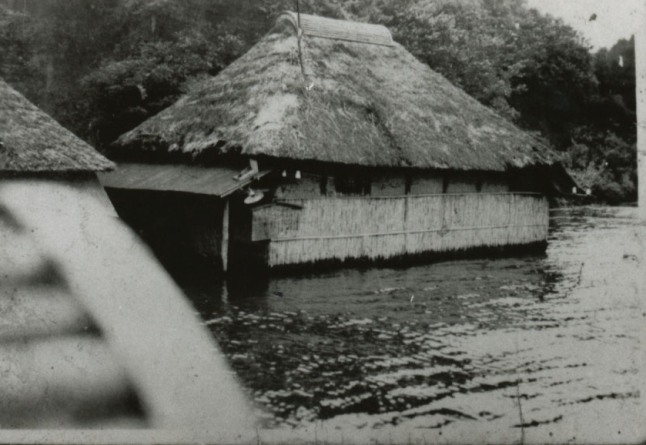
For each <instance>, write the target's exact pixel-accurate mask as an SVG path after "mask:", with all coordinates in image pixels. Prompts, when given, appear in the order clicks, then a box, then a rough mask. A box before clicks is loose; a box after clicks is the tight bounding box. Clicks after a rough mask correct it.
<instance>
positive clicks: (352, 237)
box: [251, 192, 548, 267]
mask: <svg viewBox="0 0 646 445" xmlns="http://www.w3.org/2000/svg"><path fill="white" fill-rule="evenodd" d="M285 202H287V203H288V204H290V206H289V207H288V206H284V205H266V206H261V207H258V208H256V209H254V210H253V228H252V234H251V236H252V240H253V241H258V242H264V243H268V245H267V249H268V250H267V254H266V261H267V264H268V265H269V266H270V267H276V266H285V265H290V264H302V263H310V262H316V261H322V260H332V259H337V260H346V259H356V258H370V259H378V258H391V257H396V256H400V255H404V254H418V253H423V252H446V251H455V250H462V249H468V248H474V247H497V246H509V245H518V244H526V243H532V242H537V241H544V240H545V239H546V237H547V229H548V203H547V200H546V198H545V197H544V196H542V195H538V194H513V193H506V194H505V193H482V192H481V193H467V194H437V195H425V196H415V195H409V196H398V197H350V198H334V197H324V198H318V199H289V200H287V201H285Z"/></svg>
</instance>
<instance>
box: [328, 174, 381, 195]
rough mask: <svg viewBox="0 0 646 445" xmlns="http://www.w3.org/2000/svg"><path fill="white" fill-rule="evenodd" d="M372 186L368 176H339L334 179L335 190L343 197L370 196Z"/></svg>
mask: <svg viewBox="0 0 646 445" xmlns="http://www.w3.org/2000/svg"><path fill="white" fill-rule="evenodd" d="M371 188H372V184H371V182H370V178H368V177H366V176H352V175H348V176H337V177H336V178H334V189H335V190H336V192H337V193H340V194H342V195H369V194H370V192H371Z"/></svg>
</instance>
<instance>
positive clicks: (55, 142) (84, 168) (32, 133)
mask: <svg viewBox="0 0 646 445" xmlns="http://www.w3.org/2000/svg"><path fill="white" fill-rule="evenodd" d="M113 167H114V165H113V164H112V162H110V161H109V160H107V159H106V158H105V157H103V156H102V155H100V154H99V153H98V152H97V151H95V150H94V149H93V148H92V147H90V146H89V145H88V144H86V143H85V142H83V141H82V140H80V139H79V138H77V137H76V136H74V135H73V134H72V133H71V132H70V131H68V130H66V129H65V128H63V127H62V126H61V125H60V124H58V122H56V121H55V120H54V119H52V118H51V117H50V116H48V115H47V114H45V113H44V112H43V111H42V110H40V109H38V108H37V107H36V106H35V105H33V104H32V103H31V102H29V101H28V100H27V99H25V98H24V97H23V96H22V95H21V94H20V93H18V92H17V91H15V90H14V89H13V88H11V87H10V86H9V85H7V83H5V82H4V81H3V80H1V79H0V171H5V172H96V171H106V170H109V169H112V168H113Z"/></svg>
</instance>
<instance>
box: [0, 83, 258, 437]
mask: <svg viewBox="0 0 646 445" xmlns="http://www.w3.org/2000/svg"><path fill="white" fill-rule="evenodd" d="M113 167H114V164H112V162H110V161H109V160H107V159H106V158H104V157H103V156H102V155H100V154H99V153H97V152H96V151H95V150H94V149H92V148H91V147H90V146H89V145H87V144H86V143H84V142H83V141H81V140H80V139H78V138H76V137H75V136H74V135H73V134H72V133H70V132H69V131H67V130H66V129H64V128H63V127H62V126H60V125H59V124H58V123H57V122H56V121H54V119H52V118H51V117H49V116H48V115H47V114H45V113H44V112H43V111H41V110H40V109H38V108H37V107H36V106H34V105H33V104H31V103H30V102H29V101H28V100H27V99H25V98H24V97H23V96H22V95H20V94H19V93H18V92H17V91H15V90H14V89H12V88H11V87H10V86H9V85H8V84H6V83H5V82H4V81H2V80H0V311H1V313H2V319H1V321H0V373H1V374H2V376H3V378H2V381H0V428H2V429H3V430H7V429H37V428H39V429H42V428H46V429H71V428H80V429H101V430H103V429H124V428H126V429H130V428H141V429H166V430H172V429H177V430H187V429H188V430H194V431H199V432H207V433H211V434H212V435H213V436H212V437H215V438H220V437H224V438H226V437H228V436H227V435H228V434H229V433H231V432H234V431H235V432H236V433H234V434H239V433H240V431H243V430H245V429H247V428H248V430H249V431H251V430H252V418H251V416H250V413H249V411H247V406H246V402H245V400H244V397H243V396H242V391H241V389H240V388H239V386H238V385H237V382H236V381H235V379H234V378H233V377H232V374H231V371H230V369H229V367H228V366H227V364H226V363H225V360H224V358H223V356H222V355H220V354H219V352H218V350H217V346H216V345H215V343H214V341H213V339H212V338H211V336H210V334H209V333H208V332H207V331H206V329H205V328H204V327H203V326H202V325H200V323H199V320H198V319H197V317H196V316H195V313H194V312H195V310H194V309H193V308H192V307H191V305H190V304H189V303H188V301H187V300H186V298H185V296H184V295H183V294H182V293H181V291H180V290H179V288H178V287H177V285H175V283H174V282H173V281H172V280H171V278H170V277H169V276H168V275H167V274H166V272H165V271H164V270H163V269H162V267H161V266H160V265H159V263H158V262H157V261H156V260H155V258H154V257H153V256H152V255H151V253H150V251H149V250H148V249H147V248H146V247H145V245H144V244H143V243H142V242H141V241H140V240H139V239H138V238H137V237H136V236H135V235H134V234H133V233H132V231H131V230H129V229H128V228H127V227H126V226H125V224H123V223H122V222H121V221H119V220H118V218H117V215H116V212H115V211H114V208H113V207H112V205H111V204H110V201H109V200H108V197H107V195H106V194H105V192H104V191H103V188H102V187H101V185H100V184H99V181H98V178H97V173H98V172H102V171H106V170H108V169H111V168H113ZM5 433H6V431H5ZM3 437H6V436H3ZM29 437H31V440H29V441H35V442H38V441H40V440H43V439H42V438H38V439H35V438H34V436H29ZM42 437H44V436H42ZM58 437H59V436H57V435H56V433H54V432H51V431H49V432H48V433H47V439H48V440H54V441H62V440H65V441H69V440H73V441H75V442H77V441H78V442H85V441H87V440H90V437H96V436H93V435H92V434H90V435H88V433H87V432H86V433H85V435H82V436H74V435H70V434H67V435H65V436H64V437H65V438H62V439H61V440H58V439H53V438H58ZM115 437H116V436H109V440H115ZM207 437H208V436H207ZM233 437H237V436H233ZM71 438H73V439H71ZM126 438H127V440H128V441H132V440H136V441H138V440H141V439H134V436H132V435H127V436H126ZM106 439H107V437H105V436H104V437H103V439H102V440H101V441H103V442H105V441H106ZM13 440H14V439H11V440H9V441H13ZM16 440H18V437H16ZM20 440H21V441H24V438H22V439H20ZM121 440H124V439H121ZM159 440H161V437H160V439H159ZM200 440H202V441H203V440H206V439H200ZM222 440H227V441H229V440H232V439H222Z"/></svg>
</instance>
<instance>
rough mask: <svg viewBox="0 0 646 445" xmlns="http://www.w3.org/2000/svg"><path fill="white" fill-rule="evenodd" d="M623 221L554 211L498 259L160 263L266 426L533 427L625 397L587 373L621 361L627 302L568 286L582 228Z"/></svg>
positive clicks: (581, 281)
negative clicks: (522, 247) (220, 268)
mask: <svg viewBox="0 0 646 445" xmlns="http://www.w3.org/2000/svg"><path fill="white" fill-rule="evenodd" d="M628 221H629V218H628V217H626V218H625V219H624V215H623V214H622V212H621V211H616V210H612V209H611V210H607V209H593V210H591V211H587V210H580V209H574V210H559V211H556V212H553V214H552V218H551V229H550V238H549V241H550V244H549V248H548V250H547V252H546V253H545V254H531V255H521V256H518V255H516V256H513V257H507V258H504V257H498V258H475V259H463V260H455V261H444V262H436V263H429V264H422V265H415V266H410V267H397V268H393V267H378V268H365V267H364V268H348V269H338V270H328V271H325V272H320V273H308V274H301V275H291V276H274V277H272V278H269V277H267V276H264V277H263V276H260V275H258V276H253V275H252V276H244V277H240V276H239V277H231V278H230V279H229V280H228V281H226V282H224V281H222V279H220V278H217V276H216V274H214V273H213V269H212V268H209V267H208V266H207V267H197V266H196V265H195V263H190V264H191V265H190V267H188V268H187V267H186V266H182V267H173V268H171V267H169V269H170V270H171V272H172V274H173V275H174V277H175V278H176V280H177V281H178V283H179V284H180V286H181V287H183V288H184V290H185V291H186V293H187V294H188V295H189V296H190V298H191V299H192V301H193V303H194V304H195V306H196V308H197V310H198V311H199V312H200V314H201V316H202V318H203V319H204V321H205V323H206V325H207V326H208V327H209V329H210V330H211V332H212V333H213V335H214V336H215V338H216V339H217V340H218V342H219V344H220V345H221V347H222V349H223V350H224V352H225V353H226V355H227V356H228V358H229V360H230V362H231V364H232V366H233V368H234V369H235V371H236V372H237V374H238V376H239V377H240V379H241V381H242V382H243V384H244V385H245V387H246V388H247V391H248V392H249V394H250V396H251V398H252V399H253V400H255V402H256V403H257V404H258V405H259V406H260V407H262V408H263V410H264V412H265V413H266V417H265V419H264V420H265V426H267V427H277V426H286V425H291V426H302V425H308V424H311V422H322V421H329V422H333V424H334V422H336V424H338V425H341V426H343V427H353V428H363V427H371V428H379V427H383V426H385V425H391V426H393V425H407V426H409V427H412V428H426V429H430V430H433V429H437V430H440V429H442V428H444V427H447V426H450V425H461V424H462V422H473V421H474V420H475V421H483V422H488V423H496V422H498V423H497V424H499V425H500V428H512V429H513V428H541V427H543V426H545V425H553V424H556V423H560V422H562V421H563V419H567V416H568V413H569V412H570V411H571V410H572V409H574V408H576V406H578V405H579V404H581V403H586V404H588V403H592V404H593V403H599V401H613V400H623V399H630V398H634V397H636V395H635V394H636V393H635V392H634V391H633V390H632V389H631V388H623V389H621V388H614V387H612V385H611V387H610V388H608V387H604V386H603V385H599V384H598V382H597V381H595V380H594V379H595V378H596V377H595V376H599V375H602V376H606V374H607V373H608V372H610V371H609V369H613V371H612V372H615V371H616V372H628V371H626V369H624V368H623V367H624V362H622V360H621V359H619V358H616V356H617V354H625V353H626V352H625V351H626V347H628V346H629V345H630V343H629V341H630V336H629V335H628V333H626V332H625V330H626V329H627V328H626V327H625V320H626V319H627V318H630V316H631V315H630V314H632V313H633V312H635V311H634V309H631V310H632V312H626V313H627V314H628V315H626V314H625V313H624V312H621V311H624V310H626V311H627V310H628V309H626V308H625V307H624V306H623V305H622V304H623V303H622V304H619V303H618V301H620V300H617V298H618V297H614V298H615V300H616V301H615V300H613V301H608V300H609V299H608V298H597V297H594V298H591V297H588V296H585V298H584V296H578V295H579V294H578V293H577V292H578V290H577V289H579V288H585V289H589V288H590V287H593V286H594V285H595V282H594V281H590V280H591V279H592V280H594V277H596V276H597V275H598V274H595V273H594V271H593V272H592V273H590V274H586V273H584V271H583V261H584V260H582V258H585V257H586V256H588V255H590V254H591V252H590V251H589V246H590V245H591V244H590V242H589V240H590V239H596V238H599V237H602V238H603V239H607V240H608V242H609V243H615V244H616V242H615V241H613V240H612V239H611V237H612V236H615V235H613V234H614V233H615V232H616V229H617V227H620V226H621V225H622V224H624V223H626V224H627V223H628ZM598 248H599V249H601V250H600V252H598V254H599V255H601V256H602V255H603V254H604V253H605V252H604V250H603V249H604V248H603V246H599V247H598ZM606 250H607V249H606ZM592 253H593V254H594V252H592ZM183 264H187V263H183ZM592 267H594V265H593V266H592ZM588 275H589V277H592V278H589V277H588ZM586 295H587V294H586ZM591 305H592V306H591ZM600 314H602V315H600ZM604 317H606V318H608V320H610V321H608V320H606V318H604ZM613 317H614V318H613ZM615 318H616V319H617V320H621V321H620V322H617V321H615ZM598 341H602V343H601V345H602V346H600V344H599V343H598ZM599 348H608V351H606V354H605V355H602V356H599V354H598V351H599V350H600V349H599ZM606 356H607V357H609V358H608V359H607V360H606V358H604V357H606ZM613 357H615V358H614V359H613ZM604 360H606V361H604ZM613 366H618V367H619V368H621V369H619V370H618V371H617V370H614V368H613ZM604 378H605V377H604ZM519 401H522V403H523V405H524V406H526V408H525V416H524V418H522V416H521V418H519V416H518V406H517V403H519ZM573 407H574V408H573ZM416 425H417V426H416Z"/></svg>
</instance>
